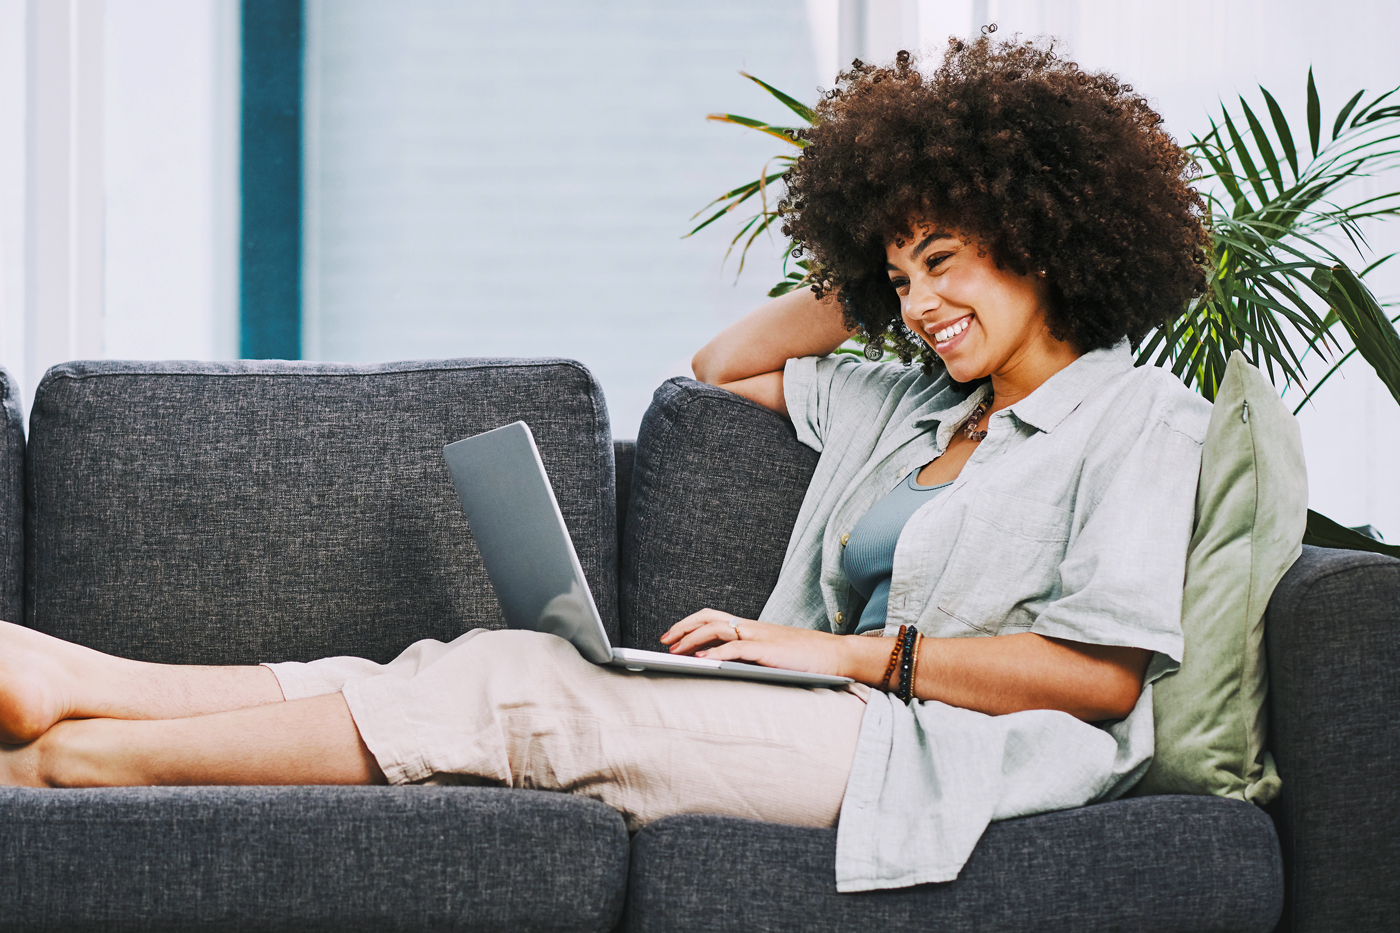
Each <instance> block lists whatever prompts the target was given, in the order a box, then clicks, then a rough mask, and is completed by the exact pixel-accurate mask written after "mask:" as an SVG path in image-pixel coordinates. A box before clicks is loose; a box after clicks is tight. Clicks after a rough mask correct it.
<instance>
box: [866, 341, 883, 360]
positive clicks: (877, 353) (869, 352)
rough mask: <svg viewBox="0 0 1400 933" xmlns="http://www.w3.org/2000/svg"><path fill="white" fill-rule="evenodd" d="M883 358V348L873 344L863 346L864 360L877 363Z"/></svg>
mask: <svg viewBox="0 0 1400 933" xmlns="http://www.w3.org/2000/svg"><path fill="white" fill-rule="evenodd" d="M880 343H881V344H883V343H884V341H883V340H882V341H880ZM884 356H885V350H884V347H883V346H876V345H875V344H873V343H867V344H866V345H865V358H866V359H867V360H869V361H870V362H872V363H878V362H880V360H881V359H883V358H884Z"/></svg>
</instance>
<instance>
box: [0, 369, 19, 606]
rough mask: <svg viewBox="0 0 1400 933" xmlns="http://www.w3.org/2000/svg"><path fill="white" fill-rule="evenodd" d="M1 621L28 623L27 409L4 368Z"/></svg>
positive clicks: (0, 395)
mask: <svg viewBox="0 0 1400 933" xmlns="http://www.w3.org/2000/svg"><path fill="white" fill-rule="evenodd" d="M0 406H3V408H4V413H3V415H4V424H3V426H0V432H3V437H0V619H4V620H5V621H7V622H17V623H20V624H23V622H24V406H23V404H21V402H20V394H19V383H17V382H15V377H14V376H12V375H10V371H9V370H7V369H5V368H4V367H3V366H0Z"/></svg>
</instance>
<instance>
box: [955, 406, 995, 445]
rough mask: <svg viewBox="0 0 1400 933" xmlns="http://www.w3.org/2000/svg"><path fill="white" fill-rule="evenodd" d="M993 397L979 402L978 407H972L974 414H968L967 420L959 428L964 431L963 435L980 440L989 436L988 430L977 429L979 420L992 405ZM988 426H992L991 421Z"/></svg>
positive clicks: (972, 439)
mask: <svg viewBox="0 0 1400 933" xmlns="http://www.w3.org/2000/svg"><path fill="white" fill-rule="evenodd" d="M993 398H994V397H989V398H985V399H983V400H982V401H980V402H978V403H977V407H976V408H974V409H972V414H970V415H968V416H967V420H966V421H964V422H963V426H962V428H960V429H959V430H961V431H962V433H963V436H964V437H966V438H967V439H968V440H970V441H980V440H982V439H983V438H985V437H986V436H987V432H986V431H979V430H977V422H979V421H981V420H982V416H983V415H985V414H986V413H987V409H988V408H990V407H991V405H992V401H993ZM987 426H988V427H991V425H990V423H989V424H988V425H987Z"/></svg>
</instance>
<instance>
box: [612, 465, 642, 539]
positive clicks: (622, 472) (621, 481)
mask: <svg viewBox="0 0 1400 933" xmlns="http://www.w3.org/2000/svg"><path fill="white" fill-rule="evenodd" d="M636 460H637V442H636V441H613V462H614V463H615V464H616V468H617V554H618V558H619V559H621V557H622V536H623V534H624V533H625V529H626V528H627V496H628V494H629V493H631V491H632V466H633V465H634V464H635V463H636Z"/></svg>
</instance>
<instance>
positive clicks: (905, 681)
mask: <svg viewBox="0 0 1400 933" xmlns="http://www.w3.org/2000/svg"><path fill="white" fill-rule="evenodd" d="M918 635H919V629H918V628H917V627H916V626H913V625H911V626H909V628H908V629H907V630H906V631H905V632H904V647H903V650H902V651H901V652H900V654H901V657H900V659H899V690H898V692H897V693H895V696H897V697H899V698H900V699H901V700H903V701H904V702H905V703H908V702H909V701H910V700H912V699H914V639H915V638H917V637H918Z"/></svg>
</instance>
